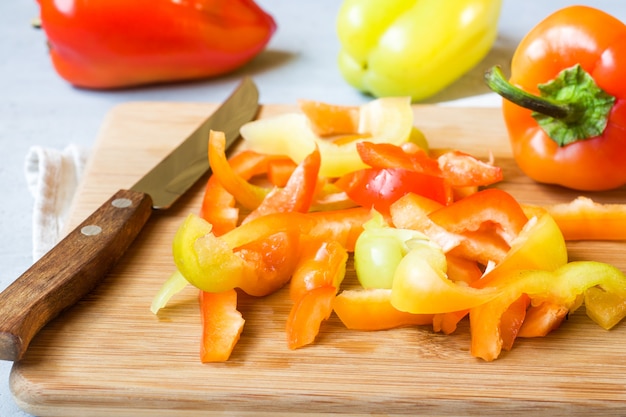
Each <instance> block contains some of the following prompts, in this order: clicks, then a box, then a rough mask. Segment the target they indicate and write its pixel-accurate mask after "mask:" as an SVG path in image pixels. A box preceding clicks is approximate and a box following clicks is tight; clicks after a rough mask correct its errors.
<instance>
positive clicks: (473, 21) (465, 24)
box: [337, 0, 502, 101]
mask: <svg viewBox="0 0 626 417" xmlns="http://www.w3.org/2000/svg"><path fill="white" fill-rule="evenodd" d="M501 6H502V1H501V0H449V1H445V2H443V1H438V0H392V1H387V2H385V5H384V7H381V3H380V2H378V1H372V0H345V1H344V3H343V5H342V6H341V9H340V10H339V15H338V18H337V32H338V35H339V40H340V42H341V45H342V49H341V51H340V54H339V68H340V70H341V73H342V75H343V77H344V78H345V79H346V80H347V81H348V83H349V84H351V85H353V86H354V87H356V88H357V89H359V90H361V91H364V92H367V93H370V94H372V95H374V96H376V97H383V96H404V95H408V96H411V98H412V100H413V101H419V100H423V99H425V98H428V97H430V96H432V95H434V94H435V93H437V92H439V91H441V90H443V89H444V88H445V87H447V86H448V85H450V84H452V83H453V82H454V81H456V80H457V79H458V78H460V77H461V76H462V75H463V74H465V73H466V72H468V71H469V70H470V69H472V68H473V67H474V66H475V65H476V64H478V63H479V62H480V61H481V60H482V59H483V58H484V57H485V55H487V53H488V52H489V50H490V49H491V47H492V45H493V43H494V41H495V39H496V35H497V29H498V18H499V16H500V8H501Z"/></svg>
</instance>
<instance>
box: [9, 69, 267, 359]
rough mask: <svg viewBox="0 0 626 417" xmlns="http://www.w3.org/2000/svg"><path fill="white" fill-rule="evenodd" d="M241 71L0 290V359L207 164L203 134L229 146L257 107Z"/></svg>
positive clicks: (78, 293) (21, 347)
mask: <svg viewBox="0 0 626 417" xmlns="http://www.w3.org/2000/svg"><path fill="white" fill-rule="evenodd" d="M258 99H259V94H258V90H257V88H256V86H255V84H254V82H253V81H252V80H251V79H249V78H245V79H244V80H243V81H242V82H241V84H240V85H239V86H238V87H237V89H236V90H235V91H234V92H233V93H232V94H231V95H230V97H228V98H227V99H226V100H225V101H224V103H223V104H222V105H221V106H220V107H219V108H218V109H217V110H216V111H215V112H214V113H213V114H212V115H210V116H209V117H208V118H207V119H205V120H204V121H203V122H202V123H201V124H200V126H199V127H198V128H197V129H196V130H195V131H194V132H193V133H192V134H191V135H189V137H187V138H186V139H185V140H184V141H183V142H182V143H181V144H180V145H179V146H178V147H177V148H176V149H174V150H173V151H172V152H171V153H170V154H169V155H167V156H166V157H165V158H164V159H163V160H162V161H160V162H159V163H158V164H157V165H156V166H155V167H154V168H153V169H152V170H150V171H149V172H148V173H147V174H146V175H145V176H144V177H143V178H141V179H140V180H139V181H137V183H135V185H133V186H132V187H130V189H128V190H119V191H118V192H117V193H115V194H114V195H113V196H112V197H111V198H110V199H109V200H108V201H106V202H105V203H104V204H102V205H101V206H100V207H99V208H98V209H96V211H95V212H94V213H93V214H91V215H90V216H89V217H88V218H87V219H85V220H84V221H83V222H82V223H81V224H80V225H78V226H77V227H76V228H75V229H74V230H73V231H71V232H70V233H69V234H68V235H67V236H66V237H65V238H64V239H62V240H61V241H60V242H59V243H58V244H57V245H56V246H55V247H54V248H52V249H51V250H50V251H49V252H48V253H46V254H45V255H44V256H43V257H42V258H41V259H40V260H38V261H37V262H36V263H35V264H34V265H32V266H31V267H30V268H29V269H28V270H27V271H26V272H24V274H22V275H21V276H20V277H19V278H17V279H16V280H15V281H14V282H13V283H12V284H10V285H9V286H8V287H7V288H6V289H5V290H4V291H3V292H1V293H0V359H2V360H9V361H17V360H19V359H21V358H22V357H23V355H24V353H25V352H26V349H27V348H28V345H29V344H30V342H31V340H32V338H33V337H34V336H35V335H36V334H37V332H38V331H39V330H40V329H41V328H42V327H43V326H45V325H46V324H47V323H48V322H49V321H50V320H52V319H53V318H55V317H56V316H58V315H59V314H60V313H61V312H62V311H63V310H65V309H66V308H68V307H70V306H72V305H73V304H75V303H76V302H77V301H78V300H80V299H81V298H82V297H83V296H84V295H85V294H87V293H88V292H89V291H91V290H92V289H93V288H94V287H95V286H96V285H97V284H98V282H99V281H100V280H101V279H102V278H103V277H104V276H105V275H106V274H107V273H108V272H109V271H110V269H111V268H112V267H113V266H114V265H115V264H116V263H117V262H118V260H119V259H120V258H121V257H122V256H123V255H124V252H125V251H126V250H127V249H128V248H129V247H130V245H131V244H132V242H133V241H134V240H135V238H136V237H137V235H138V234H139V232H140V231H141V229H142V228H143V227H144V225H145V224H146V222H147V221H148V219H149V217H150V215H151V213H152V212H153V210H155V209H167V208H168V207H170V206H171V205H172V204H173V203H174V202H175V201H176V200H177V199H178V197H180V196H181V195H182V194H184V193H185V191H187V190H188V189H189V188H190V187H191V186H192V185H193V184H194V183H195V182H197V180H198V179H199V178H200V177H202V176H203V175H204V174H205V173H206V172H207V171H208V170H209V169H210V167H209V161H208V156H207V155H208V138H209V132H210V131H211V130H219V131H223V132H224V133H225V135H226V146H227V148H228V147H230V146H232V144H233V143H234V142H235V141H236V139H237V138H238V136H239V128H240V127H241V126H242V125H243V124H245V123H246V122H248V121H250V120H253V119H254V117H255V116H256V114H257V112H258V108H259V103H258Z"/></svg>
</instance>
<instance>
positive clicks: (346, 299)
mask: <svg viewBox="0 0 626 417" xmlns="http://www.w3.org/2000/svg"><path fill="white" fill-rule="evenodd" d="M333 309H334V311H335V313H336V314H337V316H338V317H339V320H341V322H342V323H343V324H344V325H345V326H346V327H347V328H348V329H352V330H385V329H393V328H395V327H402V326H420V325H429V324H431V323H432V322H433V315H432V314H411V313H406V312H403V311H399V310H397V309H396V308H394V307H393V306H392V305H391V289H383V288H370V289H363V290H344V291H342V292H340V293H339V294H337V297H336V298H335V300H334V302H333Z"/></svg>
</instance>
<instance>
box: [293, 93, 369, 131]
mask: <svg viewBox="0 0 626 417" xmlns="http://www.w3.org/2000/svg"><path fill="white" fill-rule="evenodd" d="M298 107H300V110H301V111H302V113H304V115H305V116H306V117H307V119H309V122H310V123H311V128H312V129H313V131H314V132H315V133H316V134H317V135H319V136H333V135H344V134H350V133H357V132H358V131H359V117H360V109H359V107H356V106H338V105H335V104H328V103H323V102H320V101H314V100H298Z"/></svg>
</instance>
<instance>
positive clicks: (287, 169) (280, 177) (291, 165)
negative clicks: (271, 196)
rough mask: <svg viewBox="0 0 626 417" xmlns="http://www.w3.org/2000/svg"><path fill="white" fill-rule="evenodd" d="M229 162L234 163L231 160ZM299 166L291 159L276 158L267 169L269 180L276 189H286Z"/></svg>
mask: <svg viewBox="0 0 626 417" xmlns="http://www.w3.org/2000/svg"><path fill="white" fill-rule="evenodd" d="M229 161H232V159H230V160H229ZM297 166H298V165H297V164H296V163H295V162H293V161H292V160H291V158H287V157H284V158H274V159H272V160H270V161H269V164H268V167H267V179H268V180H269V182H270V183H271V184H272V185H274V186H276V187H284V186H285V185H286V184H287V181H289V177H291V174H293V171H294V170H295V169H296V167H297Z"/></svg>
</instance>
